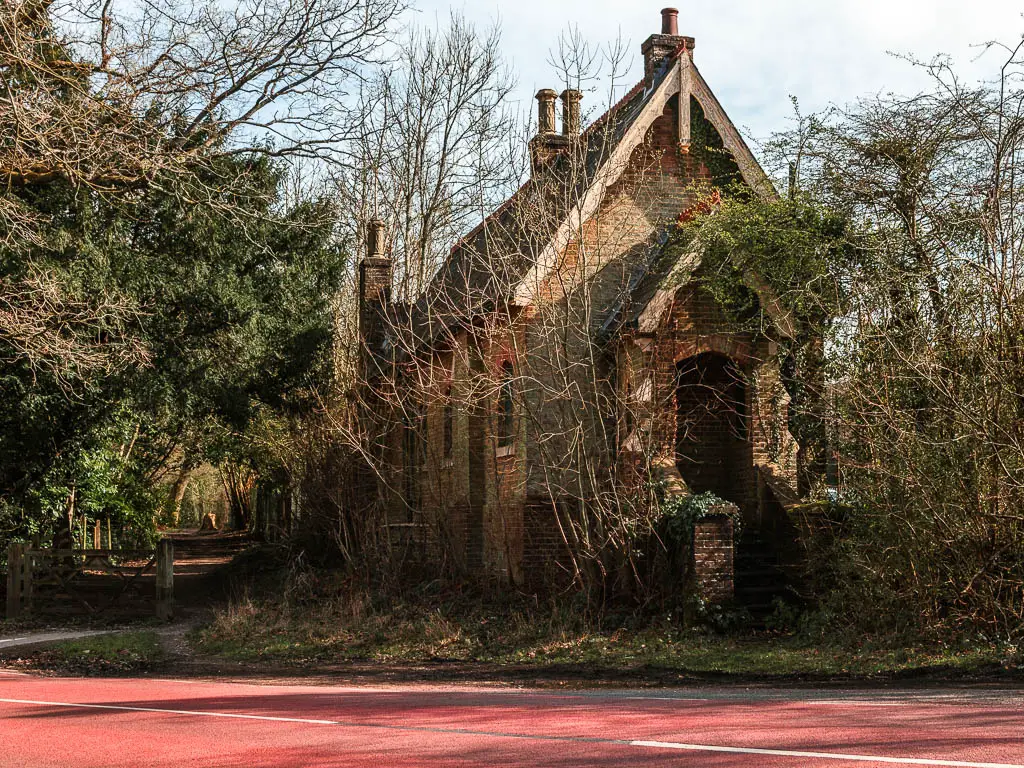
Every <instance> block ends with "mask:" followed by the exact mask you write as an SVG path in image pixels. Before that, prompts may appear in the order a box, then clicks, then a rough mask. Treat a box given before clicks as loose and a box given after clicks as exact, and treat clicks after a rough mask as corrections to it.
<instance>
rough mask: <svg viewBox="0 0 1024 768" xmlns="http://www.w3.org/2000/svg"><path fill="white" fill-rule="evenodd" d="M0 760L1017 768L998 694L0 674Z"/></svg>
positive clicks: (110, 766)
mask: <svg viewBox="0 0 1024 768" xmlns="http://www.w3.org/2000/svg"><path fill="white" fill-rule="evenodd" d="M0 733H3V735H4V737H5V738H3V739H0V766H24V767H25V768H42V767H43V766H72V765H73V766H84V767H89V766H95V767H96V768H100V767H102V768H119V767H122V766H153V767H154V768H159V767H161V766H168V767H169V766H175V767H176V768H180V767H182V766H204V768H206V767H216V768H228V767H234V766H238V767H239V768H241V767H244V768H263V767H264V766H266V767H268V768H269V767H270V766H274V768H287V767H289V766H295V767H296V768H299V767H300V766H301V767H302V768H316V767H320V766H353V767H355V768H361V767H362V766H497V765H501V766H551V767H554V766H558V767H560V768H561V767H567V766H627V765H628V766H711V767H712V768H725V767H729V768H733V767H735V768H754V767H755V766H768V767H769V768H782V767H784V766H786V767H789V766H792V767H794V768H796V767H799V768H805V767H806V766H852V765H857V766H893V765H906V766H914V765H942V766H956V767H959V768H1024V696H1022V695H1020V694H1019V693H1015V692H1012V691H998V690H985V691H979V692H973V691H964V690H953V691H927V692H922V691H920V690H915V691H902V690H887V691H884V692H874V693H872V692H864V691H854V692H842V691H834V690H833V691H827V692H819V691H787V690H781V689H757V690H750V691H743V690H737V689H729V690H717V689H713V688H709V689H693V690H678V691H666V690H657V691H589V692H572V693H563V692H553V691H539V690H521V689H513V688H492V687H465V686H462V687H459V686H437V685H417V686H378V687H361V686H348V687H328V686H301V685H251V684H241V683H223V682H205V681H204V682H198V681H183V680H155V679H144V680H142V679H140V680H131V679H117V680H114V679H111V680H104V679H59V678H39V677H32V676H27V675H4V674H0Z"/></svg>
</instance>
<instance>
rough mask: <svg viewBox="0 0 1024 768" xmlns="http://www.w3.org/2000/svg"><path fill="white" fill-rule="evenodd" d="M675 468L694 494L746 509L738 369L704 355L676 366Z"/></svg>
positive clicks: (748, 458)
mask: <svg viewBox="0 0 1024 768" xmlns="http://www.w3.org/2000/svg"><path fill="white" fill-rule="evenodd" d="M676 406H677V408H676V466H677V468H678V469H679V474H680V475H681V476H682V478H683V480H684V481H685V482H686V485H687V486H688V487H689V488H690V490H691V491H693V492H694V493H703V492H705V491H711V492H712V493H714V494H716V495H717V496H720V497H721V498H723V499H726V500H727V501H731V502H733V503H735V504H738V505H739V506H740V507H746V506H748V504H749V502H750V501H751V499H750V498H749V497H750V493H749V489H750V483H749V482H748V480H749V476H750V469H751V466H752V464H751V462H752V455H751V450H750V440H749V434H748V428H747V421H748V414H747V384H746V379H745V378H744V376H743V373H742V372H741V371H740V369H739V366H737V365H736V363H735V362H734V361H733V360H731V359H730V358H728V357H726V356H725V355H721V354H718V353H715V352H705V353H702V354H699V355H695V356H693V357H688V358H686V359H684V360H682V361H680V362H679V363H678V364H677V366H676Z"/></svg>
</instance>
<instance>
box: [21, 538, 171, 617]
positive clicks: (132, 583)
mask: <svg viewBox="0 0 1024 768" xmlns="http://www.w3.org/2000/svg"><path fill="white" fill-rule="evenodd" d="M154 576H155V579H154V578H153V577H154ZM150 582H153V586H152V588H151V589H152V591H151V592H150V594H151V595H152V601H153V604H154V610H155V612H156V615H157V616H158V617H159V618H161V619H170V618H171V617H172V616H173V613H174V541H173V540H171V539H161V540H160V542H159V544H158V545H157V548H156V549H155V550H153V549H148V550H114V549H41V548H37V547H31V546H26V545H25V544H11V545H9V546H8V548H7V618H14V617H16V616H20V615H21V614H23V613H26V612H52V611H53V610H55V609H57V608H59V607H60V606H61V605H62V603H63V604H65V609H64V611H63V612H67V607H66V606H67V605H68V604H69V605H70V606H71V607H72V609H73V610H77V611H78V612H81V611H82V610H84V611H85V612H86V613H89V614H96V613H100V612H103V611H109V610H111V609H113V608H115V607H120V608H124V607H125V606H128V607H131V606H132V605H135V606H136V607H138V606H141V605H142V604H144V603H146V602H148V600H149V599H150V596H149V595H147V594H145V593H146V592H148V591H149V590H150V586H149V585H150Z"/></svg>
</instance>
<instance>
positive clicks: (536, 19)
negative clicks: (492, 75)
mask: <svg viewBox="0 0 1024 768" xmlns="http://www.w3.org/2000/svg"><path fill="white" fill-rule="evenodd" d="M662 7H663V5H662V4H660V3H658V2H657V0H655V1H654V2H643V1H642V0H617V1H616V0H473V1H472V2H446V1H445V0H418V2H417V14H418V15H419V18H420V19H421V21H422V22H423V23H425V24H430V25H433V24H435V23H437V22H438V21H440V22H441V23H443V22H444V21H445V20H446V19H447V17H448V15H449V13H450V12H451V11H452V10H457V11H461V12H462V13H463V14H464V15H465V16H466V17H467V18H468V19H469V20H470V21H473V22H474V23H476V24H477V25H478V26H480V27H486V26H487V25H489V24H491V23H493V22H495V21H497V22H498V23H499V24H500V26H501V29H502V39H503V42H504V45H503V47H504V52H505V55H506V57H507V58H508V59H509V60H510V62H511V63H512V65H513V67H514V69H515V71H516V73H517V78H518V87H517V97H518V99H519V100H520V101H521V103H522V104H523V105H526V104H530V103H532V98H533V94H534V93H536V92H537V90H538V89H540V88H544V87H559V81H558V72H557V70H556V69H555V68H554V67H553V66H552V65H551V64H550V63H549V60H550V53H551V51H552V50H553V49H554V48H555V47H556V46H557V43H558V38H559V35H560V33H561V32H562V31H564V30H566V29H569V28H570V27H572V26H576V27H578V29H579V32H580V33H581V35H582V36H583V37H584V38H585V39H586V40H588V41H589V42H591V43H594V44H604V43H607V42H609V41H612V40H615V39H616V38H617V37H619V36H621V37H622V38H623V39H624V40H625V41H627V42H628V45H629V51H630V52H631V54H632V69H631V71H630V73H629V77H627V78H626V80H627V81H628V83H627V82H624V85H625V86H626V87H628V86H629V85H632V84H633V83H635V82H636V81H637V80H639V79H640V75H641V73H642V71H643V69H642V67H643V64H642V58H641V54H640V43H641V42H643V40H644V39H645V38H646V37H647V36H648V35H650V34H652V33H656V32H660V28H661V27H660V25H661V15H660V11H661V8H662ZM676 7H677V8H678V9H679V33H680V34H682V35H690V36H692V37H695V38H696V41H697V44H696V50H695V56H694V59H695V61H696V63H697V66H698V67H699V68H700V70H701V73H702V74H703V75H704V77H705V79H706V80H707V81H708V84H709V85H710V86H711V88H712V90H713V91H714V92H715V94H716V95H717V96H718V98H719V100H720V101H721V102H722V104H723V106H724V107H725V109H726V111H727V112H728V113H729V115H730V117H731V118H732V120H733V122H734V123H736V124H737V126H739V127H740V128H741V130H743V131H744V133H746V134H747V135H749V136H752V137H754V138H755V139H758V138H766V137H767V136H768V135H770V134H771V133H772V132H773V131H777V130H785V129H786V128H788V127H789V119H790V117H791V116H792V107H791V105H790V100H789V98H790V96H791V95H792V96H796V97H797V98H798V99H799V100H800V104H801V109H802V111H804V112H813V111H817V110H820V109H822V108H824V107H826V106H828V105H829V104H830V103H836V104H840V105H842V104H847V103H850V102H852V101H854V100H856V99H857V98H858V97H862V96H868V95H872V94H876V93H888V92H894V93H900V94H909V93H916V92H919V91H920V90H922V89H923V88H925V87H926V86H927V79H926V77H925V76H924V75H923V73H921V72H920V71H919V70H917V69H916V68H915V67H913V66H912V65H910V64H909V63H907V62H905V61H903V60H901V59H899V58H897V56H895V55H893V54H904V55H913V56H914V57H916V58H918V59H931V58H932V57H933V56H934V55H936V54H948V55H949V56H951V57H952V58H953V60H954V62H955V63H956V64H957V66H958V69H959V71H960V73H961V75H962V76H963V77H964V78H965V79H967V80H969V81H972V80H978V79H982V78H985V79H989V78H991V77H993V76H994V75H995V74H996V73H998V70H999V67H1000V66H1001V64H1002V62H1003V59H1004V58H1005V53H1004V52H1002V51H999V52H997V51H990V52H989V53H987V54H984V55H982V49H981V47H979V46H981V45H983V44H984V43H986V42H988V41H991V40H997V41H1000V42H1003V43H1006V44H1009V45H1011V47H1012V46H1015V45H1016V44H1017V42H1019V41H1020V39H1021V35H1022V34H1024V3H1021V2H1017V3H1015V2H1010V1H1009V0H704V2H702V3H682V2H679V3H678V4H677V5H676ZM979 57H980V58H979ZM559 90H561V88H560V87H559ZM620 95H621V94H620ZM588 99H589V102H590V104H589V106H590V107H591V114H590V116H591V118H593V117H596V112H594V111H593V110H594V109H595V108H597V107H600V108H602V109H603V108H604V107H605V106H606V102H607V89H606V88H604V89H602V90H601V91H600V92H599V93H593V94H587V96H585V103H586V101H587V100H588ZM531 108H532V107H531Z"/></svg>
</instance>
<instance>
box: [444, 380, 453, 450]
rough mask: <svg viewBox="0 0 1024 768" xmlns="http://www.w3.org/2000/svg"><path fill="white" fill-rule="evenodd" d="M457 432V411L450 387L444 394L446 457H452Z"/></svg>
mask: <svg viewBox="0 0 1024 768" xmlns="http://www.w3.org/2000/svg"><path fill="white" fill-rule="evenodd" d="M454 432H455V411H454V409H453V407H452V388H451V386H450V385H449V386H448V389H447V390H445V393H444V457H445V458H446V459H450V458H451V457H452V448H453V443H454Z"/></svg>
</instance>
